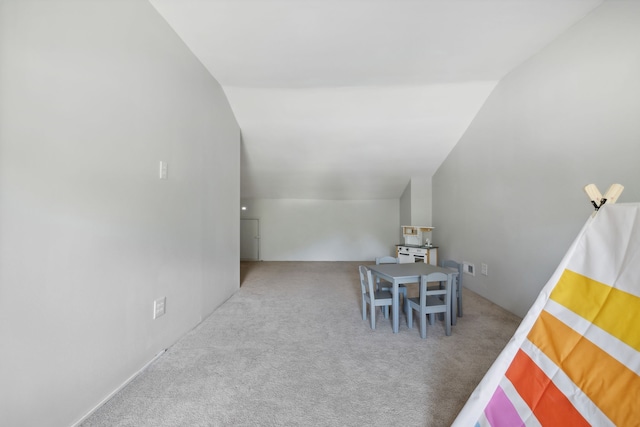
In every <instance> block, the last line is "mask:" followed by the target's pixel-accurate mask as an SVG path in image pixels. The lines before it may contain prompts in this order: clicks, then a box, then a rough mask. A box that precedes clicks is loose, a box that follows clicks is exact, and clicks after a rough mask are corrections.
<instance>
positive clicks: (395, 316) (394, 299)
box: [391, 280, 400, 334]
mask: <svg viewBox="0 0 640 427" xmlns="http://www.w3.org/2000/svg"><path fill="white" fill-rule="evenodd" d="M391 289H392V295H391V306H392V307H391V308H392V310H393V313H392V321H393V333H394V334H397V333H398V324H399V323H400V313H399V308H400V303H399V301H398V300H399V299H400V298H399V297H398V282H396V281H395V280H394V281H393V287H392V288H391Z"/></svg>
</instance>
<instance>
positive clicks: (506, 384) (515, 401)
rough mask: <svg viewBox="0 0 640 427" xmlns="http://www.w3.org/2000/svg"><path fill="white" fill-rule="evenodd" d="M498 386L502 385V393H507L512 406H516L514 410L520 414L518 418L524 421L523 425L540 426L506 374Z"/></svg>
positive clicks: (529, 426)
mask: <svg viewBox="0 0 640 427" xmlns="http://www.w3.org/2000/svg"><path fill="white" fill-rule="evenodd" d="M500 387H502V390H504V394H506V395H507V397H508V398H509V400H510V401H511V404H512V405H513V407H514V408H516V412H517V413H518V415H519V416H520V419H521V420H522V421H523V422H524V425H525V426H527V427H541V424H540V422H539V421H538V419H537V418H536V416H535V415H534V414H533V411H531V408H530V407H529V405H527V402H525V401H524V400H523V399H522V397H521V396H520V394H519V393H518V391H517V390H516V389H515V387H514V386H513V384H511V381H509V379H508V378H507V377H506V376H505V377H502V380H501V381H500Z"/></svg>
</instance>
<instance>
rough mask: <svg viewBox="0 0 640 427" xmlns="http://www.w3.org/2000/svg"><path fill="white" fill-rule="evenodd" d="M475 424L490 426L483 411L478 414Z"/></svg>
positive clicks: (482, 426) (484, 426)
mask: <svg viewBox="0 0 640 427" xmlns="http://www.w3.org/2000/svg"><path fill="white" fill-rule="evenodd" d="M477 425H479V426H480V427H491V424H490V423H489V420H488V419H487V417H486V416H485V414H484V412H482V413H481V414H480V418H479V419H478V422H477Z"/></svg>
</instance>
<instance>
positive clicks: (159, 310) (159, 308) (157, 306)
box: [153, 297, 167, 319]
mask: <svg viewBox="0 0 640 427" xmlns="http://www.w3.org/2000/svg"><path fill="white" fill-rule="evenodd" d="M166 307H167V297H162V298H158V299H157V300H155V301H154V302H153V318H154V319H157V318H158V317H160V316H162V315H164V314H165V313H166Z"/></svg>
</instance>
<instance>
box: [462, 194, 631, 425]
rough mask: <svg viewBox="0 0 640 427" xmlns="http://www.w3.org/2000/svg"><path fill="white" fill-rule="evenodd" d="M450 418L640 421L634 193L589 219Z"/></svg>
mask: <svg viewBox="0 0 640 427" xmlns="http://www.w3.org/2000/svg"><path fill="white" fill-rule="evenodd" d="M594 205H595V204H594ZM596 209H598V206H597V205H596ZM453 425H454V426H456V427H460V426H465V427H467V426H480V427H485V426H491V427H514V426H523V425H524V426H559V427H560V426H561V427H567V426H571V427H575V426H589V425H591V426H640V203H634V204H606V205H604V206H602V207H601V209H599V210H598V211H597V214H595V215H594V216H592V217H590V218H589V219H588V220H587V223H586V224H585V225H584V227H583V228H582V230H581V231H580V233H579V234H578V237H577V238H576V239H575V241H574V242H573V244H572V245H571V247H570V248H569V250H568V251H567V253H566V255H565V257H564V258H563V260H562V261H561V263H560V265H559V266H558V269H557V270H556V271H555V273H554V274H553V276H552V277H551V279H550V280H549V281H548V282H547V284H546V285H545V287H544V288H543V289H542V291H541V292H540V295H539V296H538V298H537V299H536V301H535V303H534V304H533V306H532V307H531V309H530V310H529V312H528V313H527V315H526V316H525V317H524V319H523V321H522V323H521V324H520V326H519V328H518V330H517V331H516V333H515V334H514V336H513V337H512V339H511V340H510V341H509V343H508V344H507V346H506V347H505V349H504V350H503V351H502V353H501V354H500V356H499V357H498V358H497V359H496V361H495V362H494V364H493V365H492V367H491V368H490V369H489V371H488V372H487V374H486V375H485V377H484V378H483V380H482V381H481V382H480V383H479V384H478V386H477V387H476V389H475V391H474V392H473V393H472V395H471V396H470V398H469V400H468V402H467V403H466V405H465V406H464V408H463V409H462V411H461V412H460V413H459V414H458V417H457V418H456V420H455V422H454V424H453Z"/></svg>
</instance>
